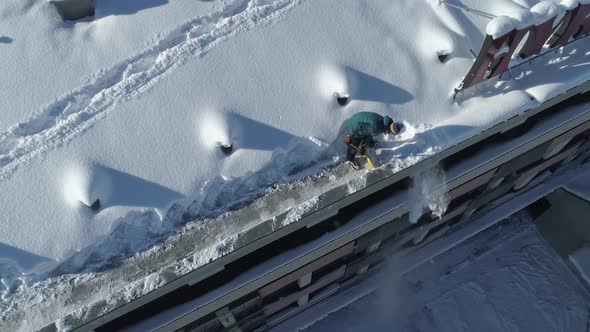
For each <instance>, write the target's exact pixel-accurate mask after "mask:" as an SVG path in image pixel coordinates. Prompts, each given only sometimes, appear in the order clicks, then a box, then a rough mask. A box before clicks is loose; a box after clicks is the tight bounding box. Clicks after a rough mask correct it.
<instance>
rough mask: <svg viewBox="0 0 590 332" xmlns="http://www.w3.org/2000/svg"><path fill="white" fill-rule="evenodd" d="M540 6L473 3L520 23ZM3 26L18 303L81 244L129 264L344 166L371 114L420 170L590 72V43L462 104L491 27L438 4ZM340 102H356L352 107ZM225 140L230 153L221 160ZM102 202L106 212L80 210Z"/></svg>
mask: <svg viewBox="0 0 590 332" xmlns="http://www.w3.org/2000/svg"><path fill="white" fill-rule="evenodd" d="M537 3H538V1H532V0H531V1H526V3H525V2H523V1H516V0H514V1H512V0H498V1H493V2H490V1H483V0H472V1H464V4H465V5H469V6H470V7H472V8H477V9H480V10H482V11H485V12H488V13H492V14H493V15H496V16H501V15H505V16H509V17H512V18H513V19H516V18H517V17H519V16H518V15H517V14H518V13H521V12H523V13H524V12H527V13H530V7H532V6H534V5H535V4H537ZM547 6H548V5H547ZM560 6H562V5H560ZM537 9H538V8H537ZM541 9H543V8H541ZM0 18H1V19H0V54H1V56H2V61H0V73H2V74H1V75H0V110H2V115H1V116H0V200H1V201H2V203H3V204H2V205H1V206H0V216H1V217H0V225H1V226H2V227H0V277H1V278H2V280H3V283H2V284H0V292H2V294H3V301H5V302H4V303H5V304H7V306H10V303H11V296H12V294H13V293H14V291H15V288H18V287H23V288H26V287H31V283H32V282H34V281H37V280H38V279H39V278H45V277H46V275H44V274H43V272H45V271H49V270H51V269H52V268H54V267H55V266H57V265H59V264H60V263H63V262H66V261H68V259H69V258H71V257H72V256H73V255H75V254H76V253H78V252H80V251H83V250H84V249H85V248H93V246H96V247H97V248H102V249H101V250H103V249H104V248H105V247H104V246H101V244H102V243H105V242H107V241H106V240H107V239H111V240H112V239H113V238H116V239H117V241H119V240H120V243H125V244H124V245H121V246H113V247H111V248H110V249H109V250H113V251H114V252H113V256H116V254H117V251H118V250H122V251H125V255H126V256H125V255H123V256H124V257H129V256H132V255H133V254H134V253H137V252H141V251H144V250H147V249H149V248H150V247H151V246H153V245H154V244H156V243H158V242H160V241H162V240H163V239H164V238H166V237H167V236H170V235H172V234H174V233H175V232H179V231H181V230H182V228H183V227H185V223H186V220H191V222H192V225H189V227H195V223H198V220H199V219H200V218H204V217H211V216H217V215H220V214H222V213H224V212H226V211H227V210H228V209H229V208H235V207H238V206H241V205H240V204H243V203H244V202H248V201H249V200H251V199H252V198H253V197H257V196H259V195H262V194H264V193H265V192H266V191H268V190H269V188H271V187H272V186H274V185H276V184H279V183H286V182H290V181H293V180H295V179H299V178H301V177H303V176H304V175H310V174H313V173H315V172H318V171H320V170H321V169H324V168H325V167H327V166H329V165H334V164H336V163H339V162H341V161H342V158H343V155H344V146H343V145H342V144H341V140H342V134H343V132H342V130H341V128H342V125H343V123H344V122H345V120H346V119H347V118H348V117H350V116H351V115H352V114H354V113H355V112H357V111H360V110H371V111H376V112H379V113H382V114H388V115H390V116H391V117H393V118H394V119H395V120H396V121H400V120H403V121H405V122H406V124H407V126H408V129H409V131H408V134H407V135H406V136H402V137H397V138H387V139H386V140H385V141H384V144H383V148H384V154H383V156H384V158H386V161H387V160H390V159H393V158H397V159H401V160H403V159H411V160H412V163H413V162H416V161H417V160H419V159H421V158H425V157H427V156H428V155H431V154H433V153H435V152H436V151H439V150H440V149H442V148H444V147H446V146H448V145H450V144H452V143H454V142H456V141H458V140H462V139H465V138H466V137H469V136H471V135H473V134H475V133H478V132H480V131H481V130H483V129H486V128H488V127H491V126H493V125H494V124H496V123H498V122H500V121H503V120H504V119H506V118H508V117H510V116H513V115H515V114H517V113H519V112H521V111H524V110H526V109H528V108H531V107H534V106H536V105H538V104H540V103H541V102H543V101H546V100H548V99H550V98H551V97H553V96H555V95H557V94H559V93H561V92H563V91H565V90H567V89H569V88H571V87H573V86H575V85H577V84H579V83H580V82H584V81H587V80H588V78H589V77H590V67H588V56H589V55H590V46H588V45H587V43H582V42H578V43H573V44H570V45H568V46H567V47H565V48H563V49H561V50H558V51H556V53H555V55H553V56H551V57H548V58H542V59H536V60H534V61H533V62H532V64H531V65H526V66H521V67H519V69H518V70H514V71H513V72H511V73H510V74H507V75H504V76H503V77H502V78H501V79H496V80H492V81H490V82H486V83H483V84H481V85H480V86H476V87H474V88H472V89H469V90H467V91H465V92H464V93H462V94H460V95H459V96H457V99H456V100H453V89H454V88H455V87H456V86H457V85H458V84H459V82H460V81H461V80H462V78H463V76H464V75H465V74H466V73H467V71H468V70H469V68H470V67H471V65H472V63H473V57H472V55H471V50H478V49H479V48H480V46H481V43H482V41H483V39H484V35H485V31H486V27H488V26H487V25H488V22H489V19H487V18H485V17H480V16H477V15H472V14H470V13H466V12H464V11H460V10H457V9H455V8H451V7H448V6H444V5H442V4H440V3H439V2H438V1H435V0H428V1H424V2H417V1H410V2H404V3H399V2H391V1H386V0H371V1H350V2H342V1H337V0H326V1H319V2H312V1H304V0H276V1H264V0H226V1H215V2H208V1H167V0H150V1H129V2H125V4H122V3H121V2H120V1H116V0H101V1H97V2H96V16H95V17H94V18H89V19H83V20H81V21H78V22H62V21H61V19H60V17H59V15H58V14H57V12H56V11H55V8H53V7H52V6H51V5H50V4H49V3H46V2H44V1H25V2H23V1H19V0H7V1H4V2H2V4H0ZM511 22H512V21H511ZM440 51H446V52H450V56H449V60H448V61H446V62H445V63H441V62H439V61H438V59H437V55H438V53H439V52H440ZM341 90H342V91H341ZM334 92H348V93H350V94H351V96H352V102H351V103H350V104H349V105H347V106H346V107H345V108H342V107H340V106H338V105H337V104H336V103H335V101H334V98H333V93H334ZM442 126H447V127H449V128H451V127H452V128H453V130H443V129H441V130H439V131H437V132H438V133H439V134H437V135H436V140H432V141H428V142H422V143H421V144H417V145H416V146H415V148H412V144H413V142H412V139H413V137H414V135H413V134H415V133H420V132H424V131H428V130H431V129H432V128H441V127H442ZM429 137H434V136H429ZM224 140H228V141H231V142H232V143H233V144H234V152H233V154H231V155H229V156H226V155H224V154H222V153H221V152H220V151H219V150H218V149H216V147H215V146H216V142H218V141H224ZM400 142H401V143H400ZM400 144H403V145H405V148H404V149H402V150H398V149H397V148H396V147H398V146H399V145H400ZM401 152H403V155H400V153H401ZM408 164H410V163H408ZM312 192H313V191H312ZM96 198H99V199H100V202H101V209H100V210H99V211H98V212H93V211H92V210H90V209H88V208H86V207H84V206H83V205H82V204H80V203H79V202H83V203H85V204H87V205H90V204H92V203H93V202H94V201H95V199H96ZM309 198H310V199H313V197H309ZM174 203H176V204H177V205H176V209H175V210H174V211H172V212H174V213H171V212H169V208H170V206H172V204H174ZM290 203H292V202H284V204H283V205H284V206H278V207H277V208H276V210H274V211H269V212H268V214H269V215H265V216H264V217H265V218H266V217H272V214H273V213H277V214H278V213H281V212H284V211H286V210H288V209H289V208H291V207H293V206H294V205H290ZM179 209H180V210H182V211H181V213H178V210H179ZM182 216H184V217H182ZM187 216H188V217H187ZM261 217H262V216H261ZM204 259H205V258H204ZM68 262H72V264H74V265H75V264H76V260H75V259H74V260H69V261H68ZM78 263H79V262H78ZM83 263H84V262H83ZM112 263H113V262H93V264H96V266H95V267H93V268H94V269H95V270H101V269H104V268H108V266H109V264H112ZM61 268H62V269H63V264H61ZM72 269H73V270H79V267H78V266H76V267H75V268H72ZM64 270H65V271H68V269H64ZM19 278H20V279H19ZM15 280H20V281H19V282H16V281H15Z"/></svg>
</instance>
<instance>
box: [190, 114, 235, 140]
mask: <svg viewBox="0 0 590 332" xmlns="http://www.w3.org/2000/svg"><path fill="white" fill-rule="evenodd" d="M195 120H196V122H197V126H198V133H199V141H198V144H204V145H205V146H206V147H207V148H209V149H213V148H215V147H218V146H220V145H230V144H231V140H230V136H229V128H228V124H227V121H226V119H225V117H224V115H223V114H220V113H218V112H214V111H206V112H204V114H201V113H197V116H196V117H195Z"/></svg>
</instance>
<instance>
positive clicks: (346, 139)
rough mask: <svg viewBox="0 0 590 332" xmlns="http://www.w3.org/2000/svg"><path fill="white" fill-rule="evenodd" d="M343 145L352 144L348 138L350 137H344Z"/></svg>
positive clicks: (350, 138)
mask: <svg viewBox="0 0 590 332" xmlns="http://www.w3.org/2000/svg"><path fill="white" fill-rule="evenodd" d="M344 143H346V144H350V143H352V137H350V135H346V136H345V137H344Z"/></svg>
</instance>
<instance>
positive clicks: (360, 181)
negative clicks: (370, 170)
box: [346, 172, 367, 194]
mask: <svg viewBox="0 0 590 332" xmlns="http://www.w3.org/2000/svg"><path fill="white" fill-rule="evenodd" d="M366 186H367V173H366V172H364V173H362V174H361V175H359V176H358V177H357V178H355V179H353V180H352V181H350V182H348V183H347V184H346V188H347V189H348V193H349V194H354V193H355V192H357V191H359V190H361V189H364V188H365V187H366Z"/></svg>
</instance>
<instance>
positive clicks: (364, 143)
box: [344, 112, 404, 166]
mask: <svg viewBox="0 0 590 332" xmlns="http://www.w3.org/2000/svg"><path fill="white" fill-rule="evenodd" d="M347 127H348V135H346V137H345V138H344V142H346V144H347V145H348V151H347V152H346V159H347V160H349V161H351V162H352V163H353V165H355V166H358V165H357V164H356V163H355V156H356V154H357V152H358V153H360V154H364V153H365V147H369V148H374V147H375V146H376V145H377V141H375V139H374V138H373V137H374V136H378V135H381V134H392V135H397V134H399V133H400V131H401V130H402V129H403V128H404V125H403V124H402V123H400V122H397V123H396V122H393V120H392V119H391V118H390V117H388V116H387V115H386V116H381V115H379V114H377V113H374V112H359V113H356V114H355V115H353V116H352V117H351V118H350V119H348V123H347Z"/></svg>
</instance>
